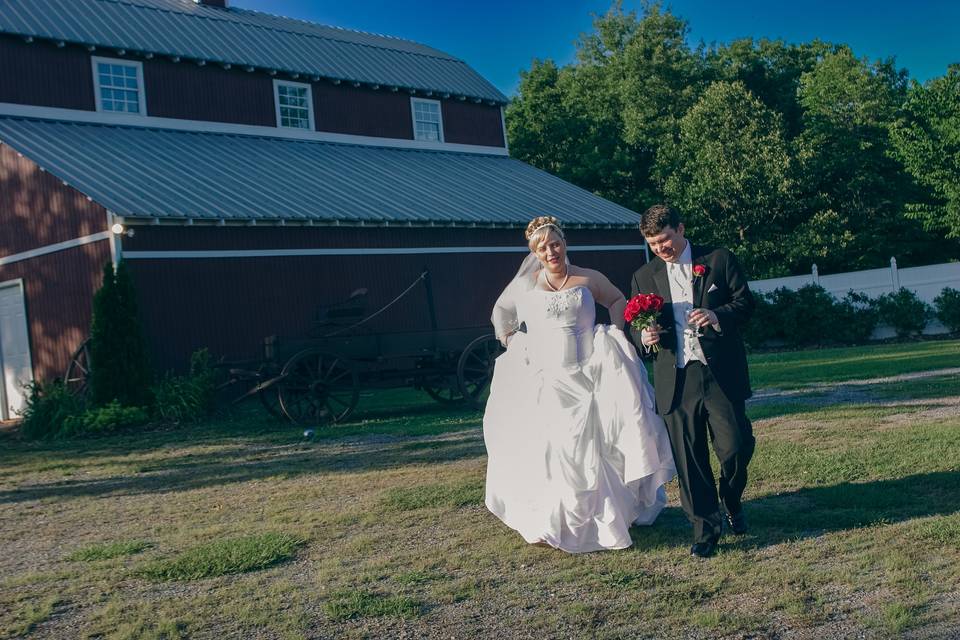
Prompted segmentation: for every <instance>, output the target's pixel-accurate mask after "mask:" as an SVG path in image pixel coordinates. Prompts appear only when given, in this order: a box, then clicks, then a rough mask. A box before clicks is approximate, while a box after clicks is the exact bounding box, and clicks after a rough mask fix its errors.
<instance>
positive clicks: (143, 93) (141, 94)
mask: <svg viewBox="0 0 960 640" xmlns="http://www.w3.org/2000/svg"><path fill="white" fill-rule="evenodd" d="M100 63H103V64H117V65H121V66H124V67H135V68H136V70H137V100H138V101H139V102H140V111H138V112H137V113H132V112H130V111H113V110H111V111H104V110H103V97H102V96H101V95H100V69H98V68H97V65H98V64H100ZM90 68H91V70H92V71H93V95H94V98H95V99H96V101H97V111H99V112H102V113H117V114H123V115H127V116H133V117H142V116H145V115H147V88H146V85H144V83H143V63H142V62H140V61H138V60H123V59H121V58H105V57H103V56H90Z"/></svg>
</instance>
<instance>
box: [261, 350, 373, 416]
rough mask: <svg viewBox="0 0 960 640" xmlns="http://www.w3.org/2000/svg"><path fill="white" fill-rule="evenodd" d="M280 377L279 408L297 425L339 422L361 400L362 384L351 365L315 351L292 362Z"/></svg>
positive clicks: (296, 356) (341, 359)
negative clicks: (281, 377) (281, 378)
mask: <svg viewBox="0 0 960 640" xmlns="http://www.w3.org/2000/svg"><path fill="white" fill-rule="evenodd" d="M280 375H281V376H283V380H282V381H280V382H279V383H278V384H277V385H276V386H277V387H278V397H279V400H280V408H281V409H282V410H283V413H284V415H286V416H287V418H289V419H290V421H291V422H293V423H295V424H301V425H317V424H324V423H327V422H340V421H341V420H344V419H345V418H346V417H347V416H348V415H350V413H351V412H352V411H353V410H354V408H355V407H356V406H357V401H358V400H359V399H360V381H359V379H358V376H357V371H356V369H354V367H353V366H352V365H351V364H350V362H348V361H346V360H344V359H343V358H340V357H338V356H335V355H331V354H329V353H324V352H322V351H318V350H316V349H306V350H304V351H301V352H300V353H298V354H296V355H295V356H293V357H292V358H290V360H288V361H287V364H285V365H284V366H283V371H281V372H280Z"/></svg>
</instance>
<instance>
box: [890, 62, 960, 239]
mask: <svg viewBox="0 0 960 640" xmlns="http://www.w3.org/2000/svg"><path fill="white" fill-rule="evenodd" d="M890 133H891V138H892V139H893V146H894V154H895V155H896V157H897V158H899V159H900V161H901V162H903V164H904V166H906V168H907V170H908V171H909V172H910V174H911V175H912V176H913V177H914V179H915V180H916V181H917V182H918V183H919V184H920V185H922V186H923V187H926V189H928V190H929V191H927V192H926V194H925V195H926V196H927V197H925V198H922V199H921V200H920V201H917V202H911V203H910V204H909V205H908V207H907V215H908V216H909V217H911V218H914V219H916V220H919V221H920V222H921V223H922V224H923V226H924V228H925V229H927V230H929V231H932V232H934V233H944V234H945V235H946V237H947V238H960V65H951V66H950V68H949V69H948V70H947V74H946V75H945V76H943V77H941V78H935V79H933V80H930V81H929V82H927V83H926V84H925V85H921V84H919V83H914V84H913V86H912V87H911V88H910V91H909V94H908V96H907V100H906V104H905V105H904V108H903V113H902V115H901V117H900V119H899V120H897V122H895V123H894V124H893V126H892V127H891V132H890Z"/></svg>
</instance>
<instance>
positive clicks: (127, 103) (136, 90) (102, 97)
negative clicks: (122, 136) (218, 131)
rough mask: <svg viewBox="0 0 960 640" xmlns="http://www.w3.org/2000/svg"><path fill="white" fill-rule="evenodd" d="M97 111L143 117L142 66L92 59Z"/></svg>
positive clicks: (129, 62)
mask: <svg viewBox="0 0 960 640" xmlns="http://www.w3.org/2000/svg"><path fill="white" fill-rule="evenodd" d="M93 81H94V83H95V86H96V91H95V92H94V94H95V95H96V99H97V111H110V112H115V113H134V114H137V115H144V116H145V115H147V107H146V101H145V99H144V91H143V65H142V64H140V63H139V62H131V61H130V60H115V59H113V58H99V57H94V58H93Z"/></svg>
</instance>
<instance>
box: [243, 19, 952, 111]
mask: <svg viewBox="0 0 960 640" xmlns="http://www.w3.org/2000/svg"><path fill="white" fill-rule="evenodd" d="M230 4H231V6H235V7H242V8H246V9H255V10H257V11H265V12H268V13H273V14H277V15H285V16H289V17H292V18H300V19H303V20H309V21H312V22H320V23H323V24H330V25H335V26H338V27H345V28H348V29H358V30H361V31H370V32H373V33H382V34H386V35H392V36H397V37H400V38H407V39H410V40H415V41H417V42H421V43H423V44H427V45H430V46H432V47H435V48H437V49H440V50H442V51H446V52H447V53H450V54H451V55H454V56H457V57H458V58H461V59H463V60H465V61H466V62H467V63H468V64H469V65H470V66H472V67H473V68H474V69H476V70H477V71H478V72H479V73H480V74H481V75H483V76H484V77H485V78H487V79H488V80H490V81H491V82H492V83H493V84H494V85H496V86H497V87H498V88H499V89H500V90H501V91H503V92H504V93H505V94H507V95H512V94H513V93H514V92H515V90H516V86H517V81H518V77H519V72H520V70H521V69H527V68H529V67H530V62H531V61H532V60H533V59H534V58H552V59H553V60H555V61H557V62H558V63H561V64H564V63H567V62H570V61H572V60H573V56H574V42H575V40H576V39H577V37H578V36H579V35H580V34H581V33H584V32H588V31H590V30H591V20H592V18H591V14H602V13H605V12H606V11H607V9H608V8H609V7H610V2H605V1H599V0H554V1H552V2H550V1H547V0H515V1H513V2H510V1H507V0H487V1H486V2H476V1H474V2H461V1H446V2H441V1H439V0H408V1H406V2H397V1H396V0H352V1H348V2H344V1H343V0H338V1H336V2H320V1H317V0H231V2H230ZM639 5H640V3H639V0H625V1H624V7H625V8H627V9H636V8H638V7H639ZM665 6H668V7H670V8H671V9H672V10H673V12H674V13H675V14H677V15H679V16H681V17H683V18H686V19H687V21H688V22H689V23H690V28H691V34H690V39H691V42H692V43H697V42H699V41H700V40H703V41H705V42H707V43H710V42H718V43H719V42H729V41H730V40H734V39H737V38H741V37H753V38H762V37H767V38H783V39H784V40H786V41H788V42H794V43H796V42H808V41H810V40H813V39H814V38H820V39H822V40H827V41H830V42H839V43H846V44H849V45H850V46H851V47H852V48H853V51H854V53H856V55H858V56H861V57H862V56H866V57H869V58H871V59H875V58H887V57H890V56H894V57H896V60H897V64H898V66H899V67H902V68H906V69H907V70H908V71H909V72H910V76H911V77H912V78H916V79H917V80H920V81H925V80H928V79H929V78H933V77H936V76H941V75H943V74H945V73H946V70H947V65H948V64H950V63H953V62H960V37H958V36H960V0H913V1H912V2H907V1H906V0H904V1H901V2H892V1H889V0H874V1H872V2H870V1H866V0H793V1H792V2H791V1H789V0H786V1H783V0H766V1H760V0H751V1H747V0H672V1H670V2H666V3H665Z"/></svg>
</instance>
